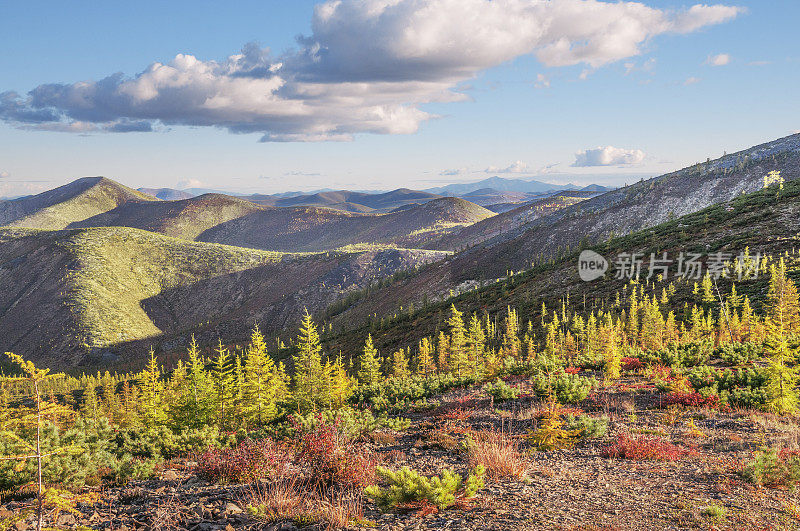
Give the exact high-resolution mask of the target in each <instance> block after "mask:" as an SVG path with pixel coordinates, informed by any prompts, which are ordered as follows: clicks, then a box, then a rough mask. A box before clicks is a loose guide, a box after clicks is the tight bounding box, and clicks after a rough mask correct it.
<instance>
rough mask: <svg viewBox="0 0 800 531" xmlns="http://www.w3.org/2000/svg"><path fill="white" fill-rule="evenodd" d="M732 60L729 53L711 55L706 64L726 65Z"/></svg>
mask: <svg viewBox="0 0 800 531" xmlns="http://www.w3.org/2000/svg"><path fill="white" fill-rule="evenodd" d="M730 62H731V56H730V55H729V54H727V53H720V54H717V55H709V56H708V58H707V59H706V64H707V65H710V66H725V65H727V64H729V63H730Z"/></svg>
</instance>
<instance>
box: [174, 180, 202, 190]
mask: <svg viewBox="0 0 800 531" xmlns="http://www.w3.org/2000/svg"><path fill="white" fill-rule="evenodd" d="M202 186H203V182H202V181H200V180H198V179H186V180H183V181H178V189H179V190H185V189H186V188H200V187H202Z"/></svg>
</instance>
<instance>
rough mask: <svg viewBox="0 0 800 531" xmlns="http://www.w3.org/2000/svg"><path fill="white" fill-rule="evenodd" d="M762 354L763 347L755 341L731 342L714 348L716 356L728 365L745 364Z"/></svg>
mask: <svg viewBox="0 0 800 531" xmlns="http://www.w3.org/2000/svg"><path fill="white" fill-rule="evenodd" d="M761 356H762V349H761V348H759V347H758V346H756V345H755V344H754V343H729V344H727V345H720V346H718V347H717V348H716V349H714V357H716V358H719V359H721V360H722V362H723V363H725V364H726V365H744V364H746V363H750V362H752V361H755V360H757V359H758V358H760V357H761Z"/></svg>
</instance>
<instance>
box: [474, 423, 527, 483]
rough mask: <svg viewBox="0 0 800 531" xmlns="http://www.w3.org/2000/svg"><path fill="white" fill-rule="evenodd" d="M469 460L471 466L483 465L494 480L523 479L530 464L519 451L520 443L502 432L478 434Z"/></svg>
mask: <svg viewBox="0 0 800 531" xmlns="http://www.w3.org/2000/svg"><path fill="white" fill-rule="evenodd" d="M468 458H469V462H470V466H473V467H474V466H476V465H483V466H484V467H486V473H487V474H488V475H489V477H493V478H515V479H523V478H525V476H526V475H527V472H528V466H529V464H530V463H529V462H528V459H527V458H526V457H525V455H524V454H523V453H522V452H520V451H519V442H518V441H517V440H516V439H514V438H512V437H511V436H510V435H509V434H507V433H504V432H502V431H500V432H498V431H484V432H478V433H476V434H475V437H474V442H473V444H472V445H470V448H469V453H468Z"/></svg>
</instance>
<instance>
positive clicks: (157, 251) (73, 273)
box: [0, 227, 443, 368]
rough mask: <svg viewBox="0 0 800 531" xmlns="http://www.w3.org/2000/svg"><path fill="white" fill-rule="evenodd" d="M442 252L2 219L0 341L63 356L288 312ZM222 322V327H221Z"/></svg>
mask: <svg viewBox="0 0 800 531" xmlns="http://www.w3.org/2000/svg"><path fill="white" fill-rule="evenodd" d="M442 257H443V253H437V252H435V251H418V250H403V249H385V250H374V251H369V252H350V253H344V252H339V253H321V254H315V255H297V254H295V255H288V254H283V253H273V252H265V251H259V250H254V249H241V248H234V247H230V246H223V245H216V244H209V243H196V242H188V241H185V240H180V239H175V238H170V237H167V236H162V235H159V234H155V233H152V232H147V231H142V230H138V229H131V228H120V227H114V228H92V229H72V230H59V231H41V230H31V229H18V228H6V229H0V285H2V286H3V287H4V289H3V290H0V330H2V331H3V333H2V334H0V350H3V351H6V350H10V351H15V352H23V353H25V355H26V357H27V358H29V359H31V360H33V361H35V362H37V363H38V362H46V364H47V365H48V366H50V367H55V368H68V367H75V366H77V365H81V364H84V365H85V364H102V365H105V366H108V365H109V364H114V363H124V362H125V361H126V359H127V356H126V352H135V356H136V357H137V358H141V352H142V350H141V349H142V348H144V349H145V350H146V348H147V346H146V345H150V344H154V343H156V344H160V343H162V342H164V341H167V340H168V339H169V338H172V337H175V336H176V335H178V336H180V334H181V333H185V332H187V331H192V332H194V331H197V330H198V329H199V327H206V329H208V330H210V331H209V332H208V333H209V334H211V335H218V334H222V333H226V334H241V333H245V331H246V330H247V329H248V328H250V327H252V326H253V324H254V323H259V324H260V325H261V327H262V329H264V330H265V331H274V330H278V329H282V328H283V327H285V326H288V325H289V324H293V323H294V322H295V321H296V319H298V318H299V316H300V315H301V313H302V310H303V308H304V307H308V308H309V309H310V310H311V311H318V310H321V309H324V308H325V307H327V306H328V305H330V304H332V303H333V302H335V301H336V300H338V299H339V298H340V297H343V296H344V295H346V294H347V293H348V292H349V291H352V290H357V289H360V288H363V287H365V286H366V285H368V284H369V283H371V282H373V281H376V280H378V279H379V278H382V277H384V276H387V275H392V274H393V273H395V272H397V271H401V270H404V269H409V268H414V267H417V266H420V265H422V264H424V263H427V262H430V261H432V260H437V259H441V258H442ZM220 321H224V322H225V329H224V330H220V329H218V328H216V325H217V323H219V322H220Z"/></svg>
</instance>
